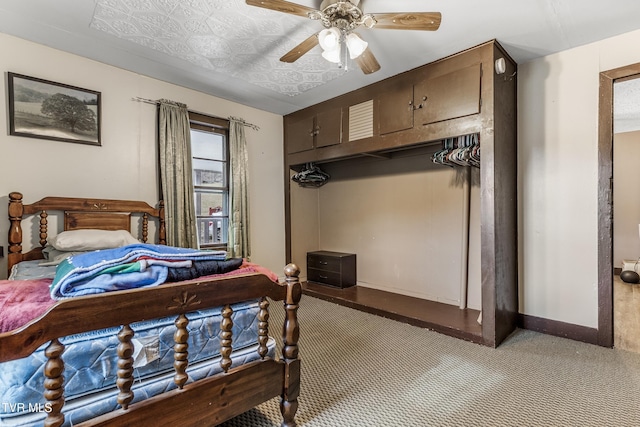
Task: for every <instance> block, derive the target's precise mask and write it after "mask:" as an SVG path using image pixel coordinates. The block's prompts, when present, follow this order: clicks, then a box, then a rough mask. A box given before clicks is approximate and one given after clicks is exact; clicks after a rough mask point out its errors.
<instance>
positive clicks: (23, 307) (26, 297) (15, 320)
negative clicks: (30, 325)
mask: <svg viewBox="0 0 640 427" xmlns="http://www.w3.org/2000/svg"><path fill="white" fill-rule="evenodd" d="M52 281H53V280H52V279H34V280H0V333H3V332H7V331H11V330H13V329H16V328H19V327H20V326H22V325H24V324H26V323H27V322H29V321H30V320H31V319H35V318H37V317H38V316H41V315H42V314H44V313H45V312H46V311H47V309H48V308H49V307H51V306H52V305H53V304H55V303H56V302H55V301H54V300H53V299H51V295H50V294H49V286H50V285H51V282H52Z"/></svg>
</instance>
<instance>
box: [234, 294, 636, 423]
mask: <svg viewBox="0 0 640 427" xmlns="http://www.w3.org/2000/svg"><path fill="white" fill-rule="evenodd" d="M281 312H282V309H281V307H280V303H274V304H272V306H271V322H270V323H271V327H272V328H277V330H272V335H276V334H277V333H279V328H280V325H281V324H282V323H281V322H282V316H283V315H282V313H281ZM299 319H300V328H301V339H300V355H301V360H302V385H301V388H302V390H301V394H300V398H299V402H300V406H299V409H298V413H297V416H296V420H297V422H298V425H299V426H309V427H312V426H328V427H339V426H345V427H358V426H362V427H365V426H366V427H371V426H403V427H411V426H413V427H431V426H491V427H499V426H549V427H561V426H580V427H588V426H593V427H603V426H616V427H622V426H629V427H631V426H633V427H637V426H640V405H639V403H640V355H639V354H636V353H631V352H626V351H623V350H614V349H606V348H602V347H598V346H594V345H590V344H584V343H579V342H575V341H571V340H567V339H563V338H557V337H553V336H548V335H544V334H539V333H535V332H531V331H524V330H518V331H517V332H515V333H514V334H513V335H512V336H511V337H509V338H508V339H507V340H506V341H505V342H504V343H503V344H502V345H501V346H500V347H498V348H497V349H492V348H487V347H483V346H480V345H477V344H473V343H469V342H465V341H462V340H458V339H455V338H451V337H448V336H445V335H441V334H438V333H436V332H433V331H429V330H426V329H421V328H417V327H414V326H410V325H406V324H403V323H399V322H396V321H393V320H389V319H385V318H382V317H378V316H374V315H371V314H367V313H363V312H360V311H357V310H353V309H350V308H346V307H342V306H338V305H335V304H332V303H329V302H326V301H322V300H319V299H316V298H312V297H309V296H306V295H305V296H303V298H302V301H301V304H300V310H299ZM278 404H279V400H278V399H273V400H270V401H269V402H266V403H264V404H262V405H260V406H259V407H258V408H256V409H253V410H251V411H249V412H247V413H245V414H243V415H241V416H239V417H236V418H234V419H232V420H230V421H229V422H227V423H225V424H224V425H225V426H226V427H240V426H242V427H272V426H278V425H280V421H281V418H280V411H279V406H278Z"/></svg>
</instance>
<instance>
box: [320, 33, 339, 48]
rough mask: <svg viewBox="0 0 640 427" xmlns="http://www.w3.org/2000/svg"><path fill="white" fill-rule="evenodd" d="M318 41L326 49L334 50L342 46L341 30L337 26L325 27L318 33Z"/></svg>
mask: <svg viewBox="0 0 640 427" xmlns="http://www.w3.org/2000/svg"><path fill="white" fill-rule="evenodd" d="M318 43H320V47H321V48H322V49H323V50H324V51H327V50H333V49H336V48H338V49H339V48H340V30H338V29H337V28H336V27H331V28H325V29H324V30H322V31H320V33H319V34H318Z"/></svg>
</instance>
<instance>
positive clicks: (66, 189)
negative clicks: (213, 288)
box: [0, 34, 285, 277]
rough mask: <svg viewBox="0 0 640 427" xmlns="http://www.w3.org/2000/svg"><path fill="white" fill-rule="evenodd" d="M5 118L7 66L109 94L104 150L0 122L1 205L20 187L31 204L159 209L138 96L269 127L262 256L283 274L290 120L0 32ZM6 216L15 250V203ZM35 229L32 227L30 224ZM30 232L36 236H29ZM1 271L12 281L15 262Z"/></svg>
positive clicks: (258, 199)
mask: <svg viewBox="0 0 640 427" xmlns="http://www.w3.org/2000/svg"><path fill="white" fill-rule="evenodd" d="M0 46H2V55H1V56H0V70H2V71H3V82H4V83H3V85H2V87H1V88H0V98H1V99H2V100H3V102H2V103H0V116H1V117H3V118H6V117H7V116H8V112H7V102H6V99H7V94H6V72H8V71H10V72H13V73H18V74H24V75H28V76H32V77H38V78H42V79H45V80H52V81H55V82H60V83H66V84H70V85H74V86H79V87H83V88H87V89H92V90H96V91H99V92H101V93H102V146H101V147H96V146H89V145H81V144H73V143H66V142H57V141H48V140H40V139H33V138H23V137H16V136H9V131H8V125H7V120H6V119H3V120H0V206H6V205H7V195H8V193H9V192H11V191H20V192H22V193H23V194H24V196H25V202H33V201H36V200H38V199H40V198H42V197H44V196H50V195H57V196H69V197H100V198H119V199H139V200H144V201H146V202H148V203H149V204H152V205H155V204H156V203H157V200H158V190H157V179H156V176H157V168H156V163H157V160H156V159H157V154H156V148H155V146H156V143H155V127H156V125H155V123H156V112H155V107H154V106H153V105H149V104H145V103H140V102H135V101H132V98H133V97H142V98H148V99H159V98H167V99H172V100H175V101H179V102H183V103H185V104H187V105H188V106H189V108H190V109H191V110H193V111H198V112H202V113H205V114H210V115H214V116H218V117H228V116H237V117H242V118H244V119H245V120H246V121H248V122H251V123H254V124H256V125H258V126H259V127H260V130H259V131H254V130H251V129H249V128H247V131H246V137H247V143H248V148H249V169H250V175H249V179H250V200H251V221H252V228H251V238H252V245H253V257H252V259H253V261H255V262H258V263H261V264H263V265H264V266H266V267H268V268H270V269H272V270H274V271H275V272H277V273H278V274H279V275H283V273H282V269H283V266H284V262H285V260H284V194H283V189H282V176H283V173H284V172H283V166H282V141H283V131H282V116H279V115H275V114H272V113H268V112H265V111H261V110H257V109H254V108H250V107H247V106H244V105H240V104H237V103H233V102H229V101H226V100H224V99H220V98H216V97H213V96H210V95H205V94H203V93H200V92H196V91H192V90H189V89H185V88H183V87H179V86H175V85H172V84H168V83H165V82H162V81H159V80H155V79H151V78H148V77H144V76H141V75H138V74H135V73H131V72H128V71H124V70H121V69H118V68H115V67H111V66H107V65H104V64H102V63H99V62H95V61H91V60H88V59H86V58H82V57H79V56H75V55H71V54H68V53H64V52H61V51H58V50H55V49H51V48H48V47H46V46H42V45H38V44H34V43H31V42H27V41H24V40H21V39H18V38H14V37H11V36H8V35H5V34H0ZM3 212H5V213H4V214H3V215H0V245H2V246H4V248H5V253H6V252H7V230H8V220H7V217H6V209H4V210H3ZM27 231H29V230H27ZM27 237H29V236H27ZM0 261H1V264H0V277H6V276H5V272H6V258H5V259H1V260H0Z"/></svg>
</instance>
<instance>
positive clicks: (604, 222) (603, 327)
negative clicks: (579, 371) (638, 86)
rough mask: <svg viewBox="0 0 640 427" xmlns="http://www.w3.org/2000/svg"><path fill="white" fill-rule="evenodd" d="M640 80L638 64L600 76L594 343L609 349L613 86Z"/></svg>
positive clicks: (611, 307)
mask: <svg viewBox="0 0 640 427" xmlns="http://www.w3.org/2000/svg"><path fill="white" fill-rule="evenodd" d="M636 75H637V76H638V77H640V64H634V65H629V66H626V67H621V68H616V69H614V70H609V71H604V72H602V73H600V104H599V120H598V121H599V123H598V344H599V345H601V346H605V347H613V344H614V330H613V315H614V313H613V277H614V260H613V136H614V129H613V114H614V108H613V106H614V100H613V93H614V87H613V86H614V83H615V81H621V80H622V79H628V78H632V76H636Z"/></svg>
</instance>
